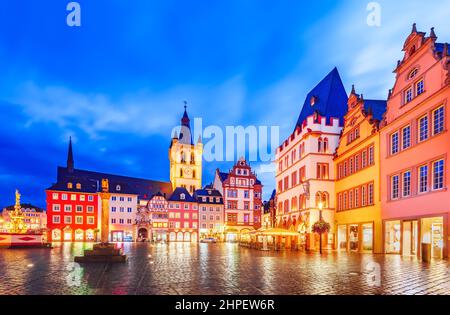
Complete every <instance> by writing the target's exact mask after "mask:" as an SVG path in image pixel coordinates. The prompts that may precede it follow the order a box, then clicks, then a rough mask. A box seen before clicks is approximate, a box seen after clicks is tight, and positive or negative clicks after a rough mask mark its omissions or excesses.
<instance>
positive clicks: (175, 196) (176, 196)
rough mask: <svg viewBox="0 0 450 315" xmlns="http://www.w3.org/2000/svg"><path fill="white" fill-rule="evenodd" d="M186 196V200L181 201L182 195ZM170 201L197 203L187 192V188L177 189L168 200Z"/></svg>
mask: <svg viewBox="0 0 450 315" xmlns="http://www.w3.org/2000/svg"><path fill="white" fill-rule="evenodd" d="M182 194H184V199H181V195H182ZM168 200H169V201H182V202H195V198H194V197H192V196H191V194H190V193H189V192H188V191H187V189H186V188H183V187H177V188H175V190H174V191H173V193H172V195H171V196H170V197H169V199H168Z"/></svg>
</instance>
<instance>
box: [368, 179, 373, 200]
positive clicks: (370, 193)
mask: <svg viewBox="0 0 450 315" xmlns="http://www.w3.org/2000/svg"><path fill="white" fill-rule="evenodd" d="M367 205H373V184H369V185H368V186H367Z"/></svg>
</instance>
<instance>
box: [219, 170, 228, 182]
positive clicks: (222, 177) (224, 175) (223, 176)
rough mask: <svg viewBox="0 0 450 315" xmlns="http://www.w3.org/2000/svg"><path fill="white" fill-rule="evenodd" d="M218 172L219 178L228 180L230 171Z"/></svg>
mask: <svg viewBox="0 0 450 315" xmlns="http://www.w3.org/2000/svg"><path fill="white" fill-rule="evenodd" d="M218 174H219V179H220V180H221V181H222V182H224V181H226V180H227V178H228V173H225V172H218Z"/></svg>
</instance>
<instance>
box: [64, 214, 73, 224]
mask: <svg viewBox="0 0 450 315" xmlns="http://www.w3.org/2000/svg"><path fill="white" fill-rule="evenodd" d="M64 223H65V224H72V217H71V216H68V215H66V216H64Z"/></svg>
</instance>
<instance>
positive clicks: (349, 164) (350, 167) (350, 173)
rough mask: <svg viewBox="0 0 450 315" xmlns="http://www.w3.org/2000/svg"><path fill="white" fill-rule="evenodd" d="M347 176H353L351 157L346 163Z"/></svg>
mask: <svg viewBox="0 0 450 315" xmlns="http://www.w3.org/2000/svg"><path fill="white" fill-rule="evenodd" d="M348 174H349V175H352V174H353V157H350V159H349V161H348Z"/></svg>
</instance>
